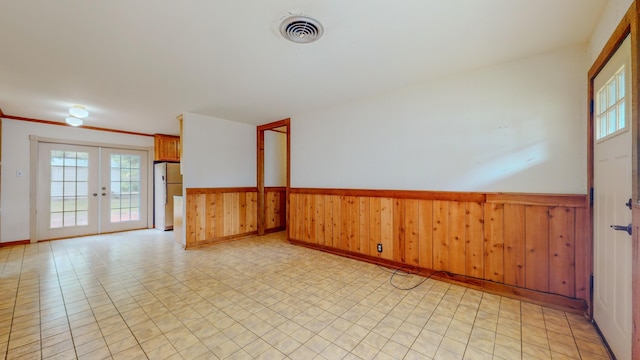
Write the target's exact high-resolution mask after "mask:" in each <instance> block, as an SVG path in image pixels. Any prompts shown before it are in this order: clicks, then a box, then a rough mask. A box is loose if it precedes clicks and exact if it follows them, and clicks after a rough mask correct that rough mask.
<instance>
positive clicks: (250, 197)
mask: <svg viewBox="0 0 640 360" xmlns="http://www.w3.org/2000/svg"><path fill="white" fill-rule="evenodd" d="M244 194H245V200H246V209H247V210H246V214H245V216H246V227H245V231H246V232H248V233H251V232H254V231H257V230H258V219H257V213H256V212H257V210H258V199H257V197H258V194H256V193H252V192H246V193H244ZM285 217H286V216H285Z"/></svg>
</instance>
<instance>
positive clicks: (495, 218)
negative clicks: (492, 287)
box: [484, 203, 504, 283]
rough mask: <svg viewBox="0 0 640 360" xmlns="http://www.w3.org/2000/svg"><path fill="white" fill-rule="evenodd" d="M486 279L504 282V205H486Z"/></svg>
mask: <svg viewBox="0 0 640 360" xmlns="http://www.w3.org/2000/svg"><path fill="white" fill-rule="evenodd" d="M484 209H485V219H486V220H485V227H484V278H485V279H487V280H491V281H495V282H499V283H503V282H504V204H490V203H487V204H485V207H484Z"/></svg>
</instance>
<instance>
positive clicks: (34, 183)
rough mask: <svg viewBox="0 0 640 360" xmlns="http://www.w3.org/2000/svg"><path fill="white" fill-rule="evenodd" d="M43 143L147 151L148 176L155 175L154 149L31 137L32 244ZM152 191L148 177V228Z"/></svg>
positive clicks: (36, 236) (150, 220)
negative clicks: (39, 148)
mask: <svg viewBox="0 0 640 360" xmlns="http://www.w3.org/2000/svg"><path fill="white" fill-rule="evenodd" d="M41 142H43V143H56V144H68V145H80V146H95V147H103V148H115V149H126V150H138V151H146V152H147V174H150V173H151V174H153V147H146V146H135V145H119V144H110V143H101V142H91V141H77V140H69V139H59V138H49V137H42V136H36V135H29V174H30V175H29V190H30V195H29V242H30V243H31V244H35V243H37V242H38V215H37V208H38V197H37V194H38V193H37V190H38V146H39V143H41ZM150 189H153V179H150V177H149V175H147V228H149V227H150V225H149V224H153V194H152V193H149V191H150Z"/></svg>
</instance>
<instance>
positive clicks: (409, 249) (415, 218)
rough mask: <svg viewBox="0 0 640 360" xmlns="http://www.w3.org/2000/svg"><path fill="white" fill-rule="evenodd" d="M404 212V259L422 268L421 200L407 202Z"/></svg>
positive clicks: (408, 200)
mask: <svg viewBox="0 0 640 360" xmlns="http://www.w3.org/2000/svg"><path fill="white" fill-rule="evenodd" d="M404 212H405V229H404V237H405V238H404V250H405V255H404V259H405V262H406V263H407V264H409V265H413V266H420V200H412V199H407V200H405V202H404ZM429 232H430V231H429Z"/></svg>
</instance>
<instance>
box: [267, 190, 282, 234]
mask: <svg viewBox="0 0 640 360" xmlns="http://www.w3.org/2000/svg"><path fill="white" fill-rule="evenodd" d="M264 195H265V206H264V209H265V212H266V214H265V223H266V229H265V231H266V232H267V233H270V232H276V231H281V230H284V229H286V228H287V188H286V187H285V186H279V187H265V188H264Z"/></svg>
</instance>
